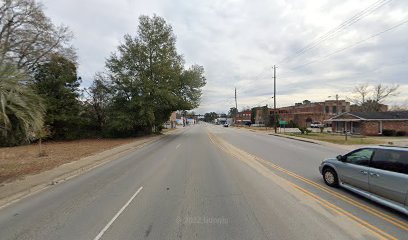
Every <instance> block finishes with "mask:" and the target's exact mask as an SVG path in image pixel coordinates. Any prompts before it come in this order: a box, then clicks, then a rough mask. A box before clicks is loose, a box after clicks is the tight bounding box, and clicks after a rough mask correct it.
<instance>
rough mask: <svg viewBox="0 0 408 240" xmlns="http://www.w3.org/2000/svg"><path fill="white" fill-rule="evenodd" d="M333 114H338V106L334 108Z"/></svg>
mask: <svg viewBox="0 0 408 240" xmlns="http://www.w3.org/2000/svg"><path fill="white" fill-rule="evenodd" d="M333 113H336V114H337V106H333Z"/></svg>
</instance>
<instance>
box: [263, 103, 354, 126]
mask: <svg viewBox="0 0 408 240" xmlns="http://www.w3.org/2000/svg"><path fill="white" fill-rule="evenodd" d="M349 111H350V102H347V101H345V100H326V101H324V102H310V101H308V100H305V101H303V102H302V103H296V104H295V105H294V106H289V107H281V108H278V109H276V114H277V115H278V116H279V120H281V121H286V122H288V123H290V122H292V123H294V124H296V125H297V126H300V127H310V124H311V123H312V122H321V123H323V122H325V120H327V119H330V118H332V117H334V116H336V115H337V114H338V113H344V112H349ZM270 112H271V116H272V117H273V115H274V110H273V109H270ZM326 123H327V124H330V122H326Z"/></svg>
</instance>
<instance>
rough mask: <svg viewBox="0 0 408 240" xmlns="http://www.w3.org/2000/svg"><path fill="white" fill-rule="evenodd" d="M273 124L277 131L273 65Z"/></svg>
mask: <svg viewBox="0 0 408 240" xmlns="http://www.w3.org/2000/svg"><path fill="white" fill-rule="evenodd" d="M273 120H274V123H273V126H274V128H275V133H277V122H278V121H277V120H278V119H277V115H276V66H275V65H273Z"/></svg>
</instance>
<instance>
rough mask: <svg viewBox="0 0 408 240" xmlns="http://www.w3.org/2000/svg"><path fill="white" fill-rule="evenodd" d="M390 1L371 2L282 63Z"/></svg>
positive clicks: (312, 47) (313, 46) (329, 37)
mask: <svg viewBox="0 0 408 240" xmlns="http://www.w3.org/2000/svg"><path fill="white" fill-rule="evenodd" d="M390 1H392V0H378V1H377V2H374V3H373V4H371V5H370V6H368V7H367V8H365V9H364V10H362V11H360V12H359V13H357V14H355V15H353V16H352V17H351V18H349V19H347V20H346V21H344V22H343V23H341V24H340V25H338V26H337V27H335V28H333V29H331V30H329V31H328V32H326V33H325V34H323V35H321V36H320V37H318V38H317V39H315V40H314V41H312V42H311V43H309V44H307V45H306V46H305V47H303V48H301V49H299V50H298V51H296V52H295V55H293V56H291V57H286V58H284V59H283V60H281V61H280V63H284V62H288V61H289V60H293V59H295V58H297V57H299V56H301V55H303V54H304V53H306V52H307V51H310V50H312V49H314V48H315V47H317V46H318V45H319V44H320V43H322V42H324V41H326V40H329V39H331V38H333V37H335V36H336V35H337V34H338V33H339V32H341V31H342V30H343V29H345V28H347V27H349V26H351V25H353V24H355V23H357V22H358V21H360V20H361V19H363V18H364V17H366V16H368V15H370V14H371V13H372V12H374V11H375V10H377V9H379V8H380V7H382V6H384V5H385V4H387V3H389V2H390Z"/></svg>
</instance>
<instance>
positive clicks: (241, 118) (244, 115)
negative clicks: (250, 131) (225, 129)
mask: <svg viewBox="0 0 408 240" xmlns="http://www.w3.org/2000/svg"><path fill="white" fill-rule="evenodd" d="M250 122H251V110H246V111H242V112H239V113H238V114H237V116H236V118H235V123H236V124H245V123H250Z"/></svg>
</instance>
